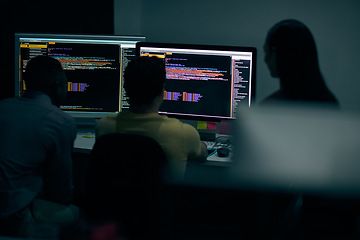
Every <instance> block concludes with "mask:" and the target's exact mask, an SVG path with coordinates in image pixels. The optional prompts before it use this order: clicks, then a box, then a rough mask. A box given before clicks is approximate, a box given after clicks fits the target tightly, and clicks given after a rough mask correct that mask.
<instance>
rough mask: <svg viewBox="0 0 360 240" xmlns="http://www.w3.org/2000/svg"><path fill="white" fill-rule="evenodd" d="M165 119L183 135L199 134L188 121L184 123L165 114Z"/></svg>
mask: <svg viewBox="0 0 360 240" xmlns="http://www.w3.org/2000/svg"><path fill="white" fill-rule="evenodd" d="M164 121H165V122H166V123H167V124H168V126H170V127H171V128H173V129H174V130H175V129H176V130H178V131H180V132H181V133H182V135H183V136H188V135H199V134H198V131H197V130H196V129H195V127H193V126H192V125H190V124H188V123H183V122H182V121H180V120H179V119H176V118H170V117H166V116H164Z"/></svg>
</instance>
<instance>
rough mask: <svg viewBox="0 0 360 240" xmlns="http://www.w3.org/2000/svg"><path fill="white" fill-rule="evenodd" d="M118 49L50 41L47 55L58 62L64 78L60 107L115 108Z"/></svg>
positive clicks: (110, 110)
mask: <svg viewBox="0 0 360 240" xmlns="http://www.w3.org/2000/svg"><path fill="white" fill-rule="evenodd" d="M119 51H120V50H119V46H118V45H104V44H78V43H56V44H50V45H49V47H48V55H49V56H51V57H53V58H55V59H57V60H58V61H59V62H60V63H61V65H62V66H63V69H64V70H65V72H66V76H67V79H68V94H67V97H66V99H65V102H64V104H63V106H61V108H62V109H64V110H74V111H98V112H114V111H119V89H120V72H119V54H120V53H119Z"/></svg>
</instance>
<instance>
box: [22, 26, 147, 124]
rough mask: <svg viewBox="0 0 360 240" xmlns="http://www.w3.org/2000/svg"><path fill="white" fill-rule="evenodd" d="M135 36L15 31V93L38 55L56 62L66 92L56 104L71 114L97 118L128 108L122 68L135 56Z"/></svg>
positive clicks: (136, 40) (142, 38)
mask: <svg viewBox="0 0 360 240" xmlns="http://www.w3.org/2000/svg"><path fill="white" fill-rule="evenodd" d="M138 41H145V37H139V36H112V35H107V36H104V35H63V34H33V33H31V34H30V33H16V34H15V56H16V57H15V95H16V96H22V95H23V94H24V92H25V91H26V86H25V84H24V81H23V73H24V71H25V67H26V64H27V63H28V61H29V60H30V59H31V58H33V57H35V56H39V55H47V56H51V57H53V58H55V59H57V60H59V61H60V63H61V64H62V67H63V69H64V70H65V73H66V77H67V80H68V86H67V87H68V93H67V97H66V99H65V102H64V104H63V105H62V106H61V107H60V108H61V109H63V110H64V111H66V112H68V113H70V114H71V115H72V116H73V117H86V118H101V117H102V116H104V115H105V114H108V113H112V112H119V111H122V110H124V109H126V108H128V107H129V104H128V102H127V97H126V95H125V92H124V90H123V87H122V86H123V81H122V80H123V71H124V69H125V67H126V66H127V63H128V62H129V61H130V60H131V59H132V58H133V57H135V56H136V51H135V50H136V42H138Z"/></svg>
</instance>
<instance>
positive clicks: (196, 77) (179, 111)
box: [136, 42, 256, 120]
mask: <svg viewBox="0 0 360 240" xmlns="http://www.w3.org/2000/svg"><path fill="white" fill-rule="evenodd" d="M136 47H137V54H138V55H140V56H149V57H152V56H156V57H159V58H163V59H164V61H165V68H166V78H167V79H166V84H165V92H164V101H163V103H162V105H161V107H160V113H163V114H166V115H172V116H175V117H180V118H182V117H183V118H193V119H194V118H195V119H197V118H210V119H213V120H215V119H217V120H221V119H234V118H235V113H236V109H237V108H238V107H239V105H246V106H248V107H250V106H251V104H252V102H253V101H254V97H255V67H256V48H253V47H230V46H226V47H225V46H209V45H190V44H164V43H146V42H139V43H137V44H136Z"/></svg>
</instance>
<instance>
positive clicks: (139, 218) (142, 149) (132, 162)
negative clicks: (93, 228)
mask: <svg viewBox="0 0 360 240" xmlns="http://www.w3.org/2000/svg"><path fill="white" fill-rule="evenodd" d="M167 172H168V164H167V159H166V156H165V154H164V152H163V150H162V148H161V147H160V146H159V144H158V143H157V142H156V141H155V140H153V139H151V138H149V137H145V136H140V135H134V134H120V133H114V134H108V135H104V136H101V137H99V138H98V139H97V140H96V143H95V145H94V148H93V149H92V152H91V157H90V161H89V164H88V169H87V184H86V204H85V206H86V207H85V209H86V212H87V217H88V220H89V222H90V223H92V224H94V223H95V224H99V223H106V222H115V223H117V224H118V226H119V227H120V232H121V234H122V235H123V236H127V237H129V238H131V239H137V238H142V237H144V236H150V235H154V234H156V235H159V234H160V233H159V231H158V230H159V229H161V230H164V229H165V227H164V226H163V224H164V222H165V175H166V173H167Z"/></svg>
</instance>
